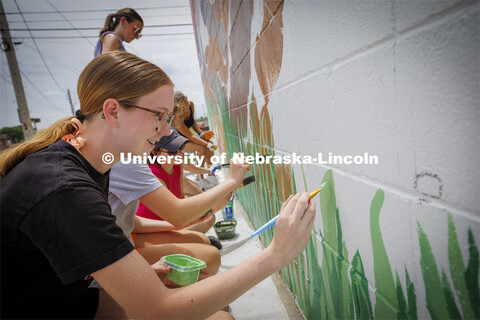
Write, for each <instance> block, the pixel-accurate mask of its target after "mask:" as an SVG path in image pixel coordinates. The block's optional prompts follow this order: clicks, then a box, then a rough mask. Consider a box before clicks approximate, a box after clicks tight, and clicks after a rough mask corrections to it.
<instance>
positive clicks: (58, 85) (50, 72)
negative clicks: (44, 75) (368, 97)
mask: <svg viewBox="0 0 480 320" xmlns="http://www.w3.org/2000/svg"><path fill="white" fill-rule="evenodd" d="M13 1H14V2H15V5H16V6H17V9H18V12H19V13H20V16H21V17H22V19H23V21H24V22H25V18H24V16H23V14H22V11H21V10H20V7H19V6H18V3H17V0H13ZM25 25H26V26H27V29H28V24H27V22H25ZM28 33H29V34H30V36H31V37H32V40H33V43H34V44H35V47H36V48H37V52H38V54H39V55H40V58H41V59H42V61H43V64H44V65H45V67H46V68H47V71H48V74H50V77H52V79H53V82H55V84H56V85H57V87H58V88H59V89H60V90H62V91H64V92H66V90H65V89H63V88H62V87H61V86H60V84H59V83H58V81H57V79H55V77H54V76H53V73H52V71H51V70H50V68H49V67H48V64H47V62H46V61H45V58H44V57H43V55H42V52H41V51H40V48H39V47H38V45H37V41H35V38H34V37H33V34H32V32H31V31H30V30H29V29H28Z"/></svg>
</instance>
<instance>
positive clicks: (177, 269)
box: [160, 254, 207, 286]
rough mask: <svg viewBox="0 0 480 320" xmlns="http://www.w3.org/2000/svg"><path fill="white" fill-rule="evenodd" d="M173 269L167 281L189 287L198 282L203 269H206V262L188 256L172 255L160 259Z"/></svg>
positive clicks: (168, 274)
mask: <svg viewBox="0 0 480 320" xmlns="http://www.w3.org/2000/svg"><path fill="white" fill-rule="evenodd" d="M160 260H161V261H162V262H163V263H164V264H165V265H167V266H169V267H170V268H172V269H171V270H170V272H169V273H167V279H168V280H170V281H172V282H175V283H176V284H178V285H181V286H188V285H189V284H192V283H195V282H197V280H198V276H199V274H200V270H201V269H205V268H206V267H207V264H206V263H205V261H202V260H199V259H196V258H193V257H190V256H187V255H186V254H171V255H169V256H164V257H162V258H161V259H160Z"/></svg>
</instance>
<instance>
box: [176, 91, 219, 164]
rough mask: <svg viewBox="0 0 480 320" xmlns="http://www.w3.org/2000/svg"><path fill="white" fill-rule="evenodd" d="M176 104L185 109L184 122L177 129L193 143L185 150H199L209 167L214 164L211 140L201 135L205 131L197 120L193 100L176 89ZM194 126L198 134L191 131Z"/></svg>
mask: <svg viewBox="0 0 480 320" xmlns="http://www.w3.org/2000/svg"><path fill="white" fill-rule="evenodd" d="M174 101H175V106H177V107H178V108H180V109H181V110H183V120H184V121H183V124H180V125H179V126H178V127H177V128H176V129H177V130H178V132H179V133H180V134H181V135H182V136H184V137H185V138H188V139H189V140H190V141H191V142H192V144H191V145H188V146H186V148H185V152H198V155H199V156H204V157H205V161H204V165H205V166H206V168H209V167H210V166H211V165H212V162H211V161H210V158H211V157H212V156H213V151H212V150H210V148H209V143H211V142H210V141H207V140H204V139H202V138H201V137H200V135H202V134H203V131H202V130H201V129H200V127H199V126H198V123H197V121H196V120H195V118H194V117H195V116H194V113H195V108H194V105H193V103H192V102H191V101H188V98H187V97H186V96H185V95H184V94H183V93H182V92H180V91H175V93H174ZM190 128H192V129H193V130H194V131H195V132H196V133H197V134H198V136H197V135H195V134H193V133H192V132H191V131H190Z"/></svg>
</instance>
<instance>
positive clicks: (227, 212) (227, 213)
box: [222, 200, 233, 220]
mask: <svg viewBox="0 0 480 320" xmlns="http://www.w3.org/2000/svg"><path fill="white" fill-rule="evenodd" d="M222 213H223V220H231V219H233V200H230V201H228V204H227V205H226V206H225V208H223V212H222Z"/></svg>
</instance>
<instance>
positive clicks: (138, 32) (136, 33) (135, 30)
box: [133, 25, 142, 39]
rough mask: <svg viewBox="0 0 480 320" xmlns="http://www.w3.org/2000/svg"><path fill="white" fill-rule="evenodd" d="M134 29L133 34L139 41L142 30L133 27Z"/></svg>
mask: <svg viewBox="0 0 480 320" xmlns="http://www.w3.org/2000/svg"><path fill="white" fill-rule="evenodd" d="M133 26H134V27H135V29H134V30H133V34H134V35H136V36H137V39H140V38H141V37H142V29H140V28H139V27H137V26H136V25H133Z"/></svg>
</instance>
